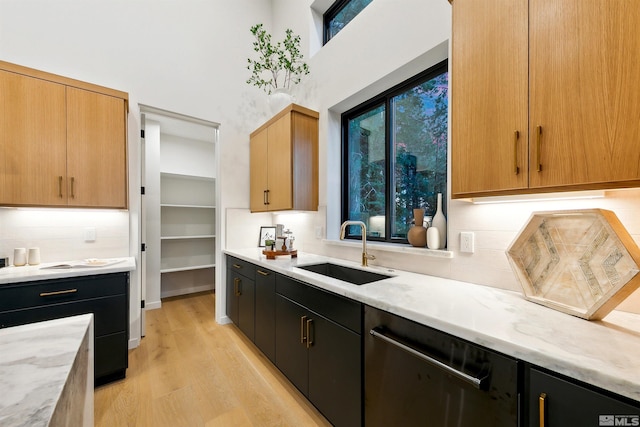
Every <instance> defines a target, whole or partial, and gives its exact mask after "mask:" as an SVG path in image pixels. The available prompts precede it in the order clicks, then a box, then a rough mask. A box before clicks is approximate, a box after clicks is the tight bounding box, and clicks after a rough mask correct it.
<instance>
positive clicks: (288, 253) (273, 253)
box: [262, 249, 298, 259]
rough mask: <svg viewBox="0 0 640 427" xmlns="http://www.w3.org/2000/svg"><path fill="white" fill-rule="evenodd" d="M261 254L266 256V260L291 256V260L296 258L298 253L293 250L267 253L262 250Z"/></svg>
mask: <svg viewBox="0 0 640 427" xmlns="http://www.w3.org/2000/svg"><path fill="white" fill-rule="evenodd" d="M262 253H263V254H264V255H266V256H267V259H276V257H277V256H279V255H291V258H297V257H298V251H297V250H295V249H294V250H292V251H269V250H267V249H264V250H263V251H262Z"/></svg>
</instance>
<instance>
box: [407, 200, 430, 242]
mask: <svg viewBox="0 0 640 427" xmlns="http://www.w3.org/2000/svg"><path fill="white" fill-rule="evenodd" d="M423 220H424V211H423V210H422V209H414V210H413V222H414V225H413V226H411V227H410V228H409V232H408V233H407V240H408V241H409V243H411V246H415V247H419V248H423V247H424V246H425V245H426V244H427V229H426V228H424V226H423V225H422V222H423Z"/></svg>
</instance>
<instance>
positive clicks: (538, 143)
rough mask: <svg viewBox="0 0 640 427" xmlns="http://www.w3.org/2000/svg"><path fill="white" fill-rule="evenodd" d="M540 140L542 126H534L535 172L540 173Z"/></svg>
mask: <svg viewBox="0 0 640 427" xmlns="http://www.w3.org/2000/svg"><path fill="white" fill-rule="evenodd" d="M541 140H542V126H536V163H537V167H536V170H537V171H538V172H542V161H541V160H540V144H541Z"/></svg>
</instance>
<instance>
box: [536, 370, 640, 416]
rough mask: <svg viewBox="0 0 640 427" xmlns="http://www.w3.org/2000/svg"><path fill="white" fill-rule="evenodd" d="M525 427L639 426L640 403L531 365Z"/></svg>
mask: <svg viewBox="0 0 640 427" xmlns="http://www.w3.org/2000/svg"><path fill="white" fill-rule="evenodd" d="M528 381H529V387H528V391H529V397H528V412H529V416H528V424H526V425H528V426H531V427H534V426H535V427H537V426H545V427H566V426H580V427H590V426H593V427H599V426H640V403H639V402H631V401H628V400H626V399H624V398H622V397H617V396H614V395H612V394H610V393H607V392H604V391H600V390H597V389H595V388H593V387H591V386H587V385H586V384H580V383H578V382H576V381H573V380H569V379H565V378H561V377H560V376H558V375H555V374H552V373H549V372H546V371H543V370H540V369H538V368H535V367H531V368H530V369H529V372H528Z"/></svg>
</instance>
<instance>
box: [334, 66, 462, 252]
mask: <svg viewBox="0 0 640 427" xmlns="http://www.w3.org/2000/svg"><path fill="white" fill-rule="evenodd" d="M448 64H449V59H448V58H447V59H444V60H443V61H441V62H439V63H437V64H435V65H433V66H431V67H429V68H428V69H426V70H424V71H422V72H420V73H418V74H416V75H414V76H412V77H409V78H408V79H406V80H405V81H403V82H401V83H399V84H397V85H395V86H393V87H391V88H389V89H387V90H385V91H384V92H382V93H380V94H378V95H376V96H374V97H373V98H370V99H368V100H367V101H364V102H363V103H361V104H359V105H357V106H355V107H353V108H351V109H350V110H347V111H345V112H344V113H342V115H341V118H340V122H341V123H340V126H341V147H340V153H341V154H340V155H341V162H340V174H341V176H340V180H341V182H340V218H341V221H340V222H341V223H343V222H344V221H346V220H348V219H349V208H348V199H347V198H348V196H349V179H348V178H349V153H348V148H349V140H348V136H349V120H350V119H352V118H354V117H357V116H359V115H362V114H364V113H366V112H368V111H371V110H374V109H375V108H377V107H378V106H380V105H381V104H382V105H384V107H385V110H384V112H385V132H384V133H385V153H386V154H385V162H384V164H385V179H386V182H385V237H384V238H380V237H374V236H369V235H367V240H371V241H378V242H383V243H391V244H408V243H409V241H408V240H407V238H406V237H404V238H398V237H396V238H394V237H392V235H391V215H392V209H393V203H391V195H392V189H391V187H392V186H393V185H392V184H393V183H392V182H391V176H392V173H391V158H390V153H391V148H392V147H391V144H392V141H391V139H392V138H391V132H392V129H391V126H389V125H390V118H389V115H390V111H391V110H390V109H391V100H392V99H393V98H394V97H395V96H397V95H399V94H401V93H403V92H406V91H407V90H409V89H411V88H412V87H415V86H417V85H419V84H421V83H424V82H426V81H428V80H431V79H433V78H435V77H437V76H439V75H441V74H444V73H448V71H449V66H448ZM447 131H448V129H447ZM447 150H448V148H447ZM449 167H450V165H449V164H448V160H447V170H449ZM448 184H449V183H448V180H447V186H448ZM442 203H443V206H442V208H443V212H444V211H446V206H445V205H446V200H444V197H443V202H442ZM345 239H353V240H361V239H362V237H360V235H359V234H358V235H357V236H356V235H348V234H347V235H346V236H345Z"/></svg>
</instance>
